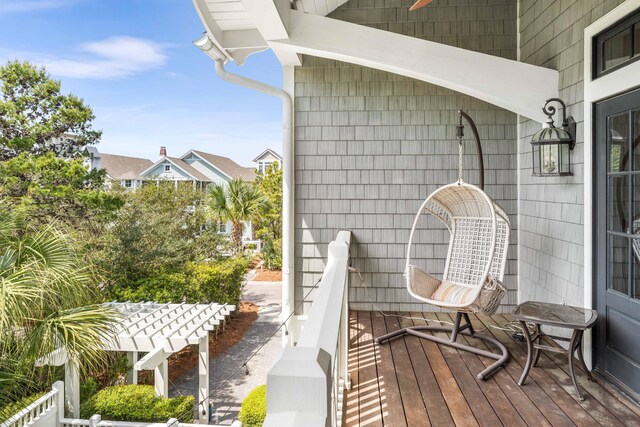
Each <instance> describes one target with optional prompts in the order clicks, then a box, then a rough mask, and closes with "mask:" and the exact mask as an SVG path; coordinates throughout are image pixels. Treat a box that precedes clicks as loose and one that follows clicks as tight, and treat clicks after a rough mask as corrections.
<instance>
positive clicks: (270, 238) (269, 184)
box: [256, 163, 282, 269]
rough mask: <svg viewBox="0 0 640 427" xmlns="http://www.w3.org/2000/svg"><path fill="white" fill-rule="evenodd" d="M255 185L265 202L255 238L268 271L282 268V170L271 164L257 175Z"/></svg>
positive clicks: (275, 164)
mask: <svg viewBox="0 0 640 427" xmlns="http://www.w3.org/2000/svg"><path fill="white" fill-rule="evenodd" d="M256 185H257V187H258V188H259V189H260V192H262V194H263V195H264V197H265V198H266V200H267V202H268V203H266V204H265V206H264V209H263V211H262V212H261V214H260V216H259V220H258V222H257V236H258V238H259V239H261V240H262V243H263V244H262V253H263V256H264V261H265V264H266V265H267V267H268V268H270V269H279V268H281V267H282V168H281V167H280V165H278V164H277V163H273V164H271V165H270V166H269V167H268V168H267V170H266V171H265V172H264V173H261V174H258V178H257V179H256Z"/></svg>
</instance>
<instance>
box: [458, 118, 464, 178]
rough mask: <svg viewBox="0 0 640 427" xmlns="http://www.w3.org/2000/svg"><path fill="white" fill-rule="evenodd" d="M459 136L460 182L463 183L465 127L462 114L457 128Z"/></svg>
mask: <svg viewBox="0 0 640 427" xmlns="http://www.w3.org/2000/svg"><path fill="white" fill-rule="evenodd" d="M456 129H457V131H458V132H457V136H458V139H459V142H458V182H462V155H463V154H464V152H463V146H462V138H463V137H464V125H463V124H462V114H461V115H460V124H459V125H458V126H456Z"/></svg>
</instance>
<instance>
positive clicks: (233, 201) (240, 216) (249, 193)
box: [206, 179, 266, 253]
mask: <svg viewBox="0 0 640 427" xmlns="http://www.w3.org/2000/svg"><path fill="white" fill-rule="evenodd" d="M206 204H207V207H208V209H209V211H210V212H211V214H212V216H213V218H214V219H215V220H217V221H230V222H231V244H232V247H233V250H234V251H235V252H236V253H238V252H240V251H241V249H242V230H243V227H244V224H243V223H244V221H252V220H256V219H257V217H258V216H259V215H260V214H261V213H262V212H263V211H264V206H265V204H266V199H265V198H264V196H263V195H262V193H261V192H260V190H259V189H258V188H257V187H256V186H254V185H253V184H251V183H249V182H247V181H243V180H242V179H232V180H231V181H229V182H228V183H227V184H226V185H220V184H214V185H212V186H210V187H208V188H207V199H206Z"/></svg>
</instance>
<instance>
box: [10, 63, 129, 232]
mask: <svg viewBox="0 0 640 427" xmlns="http://www.w3.org/2000/svg"><path fill="white" fill-rule="evenodd" d="M93 119H94V114H93V111H92V110H91V108H90V107H89V106H87V105H86V104H85V103H84V101H83V100H82V99H80V98H78V97H76V96H74V95H71V94H69V95H63V94H62V93H61V85H60V82H59V81H56V80H53V79H51V78H50V76H49V75H48V74H47V72H46V71H45V69H44V68H38V67H35V66H34V65H32V64H30V63H28V62H19V61H10V62H8V63H7V64H6V65H4V66H2V67H0V202H2V203H3V204H4V205H6V206H8V207H10V208H11V209H21V210H22V212H23V213H24V214H25V215H27V216H28V217H29V218H30V219H36V220H38V222H39V223H40V224H46V223H48V222H49V221H51V220H52V219H58V220H59V221H60V223H62V224H63V225H67V226H70V227H69V230H74V231H78V230H80V231H82V230H87V229H89V230H90V231H91V233H93V234H95V233H96V226H97V224H100V222H101V221H103V220H105V219H107V220H108V219H111V215H112V214H113V212H114V211H115V210H116V209H117V208H118V207H119V206H120V204H121V201H120V200H119V198H118V197H117V196H116V195H113V194H109V193H108V192H107V191H105V189H104V179H105V173H104V172H103V171H89V170H88V168H87V167H86V165H84V164H83V163H82V159H81V158H82V157H84V156H85V153H86V152H85V147H86V146H87V145H89V144H95V143H97V142H98V140H99V139H100V135H101V132H99V131H95V130H93V129H92V121H93ZM61 137H63V138H61Z"/></svg>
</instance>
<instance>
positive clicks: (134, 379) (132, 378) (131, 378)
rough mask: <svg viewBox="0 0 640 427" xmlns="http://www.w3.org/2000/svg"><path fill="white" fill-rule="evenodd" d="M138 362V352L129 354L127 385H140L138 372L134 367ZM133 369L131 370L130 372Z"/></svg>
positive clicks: (129, 352)
mask: <svg viewBox="0 0 640 427" xmlns="http://www.w3.org/2000/svg"><path fill="white" fill-rule="evenodd" d="M137 361H138V352H137V351H128V352H127V384H138V371H136V369H135V367H134V365H135V364H136V362H137ZM129 367H131V370H129Z"/></svg>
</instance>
